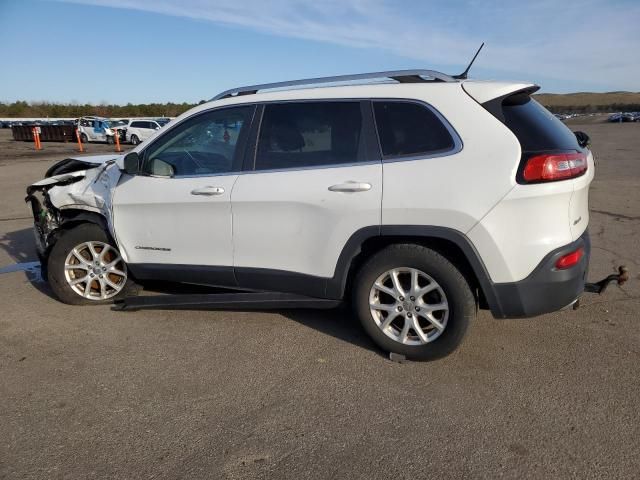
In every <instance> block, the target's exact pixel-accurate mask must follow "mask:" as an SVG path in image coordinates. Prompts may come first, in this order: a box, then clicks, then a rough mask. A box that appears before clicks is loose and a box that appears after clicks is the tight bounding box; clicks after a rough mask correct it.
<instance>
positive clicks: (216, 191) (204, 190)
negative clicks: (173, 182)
mask: <svg viewBox="0 0 640 480" xmlns="http://www.w3.org/2000/svg"><path fill="white" fill-rule="evenodd" d="M223 193H224V188H222V187H210V186H206V187H201V188H196V189H194V190H191V195H205V196H208V197H211V196H213V195H222V194H223Z"/></svg>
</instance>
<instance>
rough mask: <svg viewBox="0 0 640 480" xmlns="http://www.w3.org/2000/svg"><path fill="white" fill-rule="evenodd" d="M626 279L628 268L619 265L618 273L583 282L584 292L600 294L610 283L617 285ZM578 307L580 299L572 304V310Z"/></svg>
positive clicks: (627, 277) (627, 278)
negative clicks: (594, 280) (598, 279)
mask: <svg viewBox="0 0 640 480" xmlns="http://www.w3.org/2000/svg"><path fill="white" fill-rule="evenodd" d="M627 280H629V270H627V267H625V266H624V265H620V266H619V267H618V273H614V274H612V275H609V276H608V277H605V278H603V279H602V280H600V281H599V282H595V283H585V284H584V291H585V293H597V294H598V295H602V294H603V293H604V292H605V291H606V290H607V287H608V286H609V284H610V283H613V282H616V283H617V284H618V285H623V284H624V283H625V282H626V281H627ZM579 307H580V299H578V300H576V301H575V303H574V304H573V309H574V310H577V309H578V308H579Z"/></svg>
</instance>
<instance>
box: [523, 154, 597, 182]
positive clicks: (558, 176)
mask: <svg viewBox="0 0 640 480" xmlns="http://www.w3.org/2000/svg"><path fill="white" fill-rule="evenodd" d="M586 171H587V156H586V155H585V154H584V153H545V154H542V155H536V156H534V157H531V158H530V159H529V160H527V163H526V165H525V167H524V170H523V172H522V178H524V180H525V182H527V183H537V182H554V181H556V180H566V179H568V178H575V177H579V176H580V175H583V174H584V172H586Z"/></svg>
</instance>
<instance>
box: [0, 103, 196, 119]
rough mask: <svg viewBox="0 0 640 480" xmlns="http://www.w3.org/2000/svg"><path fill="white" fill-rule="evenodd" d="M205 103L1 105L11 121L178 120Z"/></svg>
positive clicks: (5, 115) (0, 112) (0, 111)
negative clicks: (13, 119) (88, 118)
mask: <svg viewBox="0 0 640 480" xmlns="http://www.w3.org/2000/svg"><path fill="white" fill-rule="evenodd" d="M202 103H205V101H204V100H201V101H200V102H198V103H197V104H195V103H186V102H183V103H171V102H170V103H139V104H133V103H127V104H126V105H106V104H101V105H91V104H79V103H70V104H62V103H48V102H25V101H17V102H13V103H2V102H0V117H9V118H32V117H33V118H35V117H38V118H40V117H41V118H46V117H51V118H67V117H68V118H77V117H82V116H87V115H95V116H99V117H110V118H125V117H177V116H178V115H180V114H181V113H183V112H186V111H187V110H189V109H190V108H192V107H194V106H195V105H199V104H202Z"/></svg>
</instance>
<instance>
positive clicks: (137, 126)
mask: <svg viewBox="0 0 640 480" xmlns="http://www.w3.org/2000/svg"><path fill="white" fill-rule="evenodd" d="M141 123H142V122H131V125H129V126H130V127H131V128H140V124H141Z"/></svg>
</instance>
